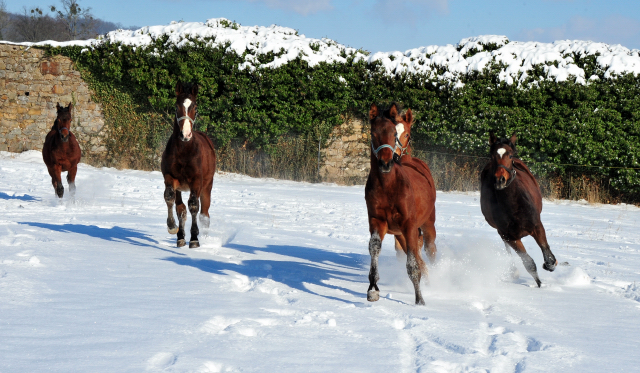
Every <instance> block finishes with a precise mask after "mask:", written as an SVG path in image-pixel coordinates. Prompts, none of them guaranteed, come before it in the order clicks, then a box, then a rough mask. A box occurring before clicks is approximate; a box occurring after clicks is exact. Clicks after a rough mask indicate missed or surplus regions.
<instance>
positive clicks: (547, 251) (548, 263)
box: [531, 223, 558, 272]
mask: <svg viewBox="0 0 640 373" xmlns="http://www.w3.org/2000/svg"><path fill="white" fill-rule="evenodd" d="M531 235H532V236H533V238H534V239H535V240H536V242H537V243H538V246H540V249H542V256H543V257H544V264H543V265H542V268H544V269H546V270H547V271H549V272H553V270H554V269H556V266H557V265H558V261H557V260H556V257H555V255H553V253H552V252H551V248H550V247H549V243H548V242H547V233H546V232H545V230H544V226H543V225H542V223H540V225H538V226H537V227H536V229H535V230H534V231H533V233H531Z"/></svg>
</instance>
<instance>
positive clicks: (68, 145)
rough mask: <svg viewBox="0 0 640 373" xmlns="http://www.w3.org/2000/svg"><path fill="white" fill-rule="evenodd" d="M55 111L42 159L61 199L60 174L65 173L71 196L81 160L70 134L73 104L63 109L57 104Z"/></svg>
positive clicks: (78, 148) (75, 143) (74, 189)
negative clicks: (55, 115)
mask: <svg viewBox="0 0 640 373" xmlns="http://www.w3.org/2000/svg"><path fill="white" fill-rule="evenodd" d="M56 109H57V110H58V117H57V118H56V120H55V121H54V122H53V127H51V131H49V133H48V134H47V137H46V138H45V140H44V146H43V147H42V159H44V163H45V164H46V165H47V170H48V171H49V175H51V183H52V184H53V188H54V189H55V192H56V195H57V196H58V197H59V198H62V196H63V195H64V186H62V175H61V174H62V172H64V171H66V172H67V182H68V183H69V192H71V195H74V194H75V192H76V184H75V181H76V173H77V172H78V163H79V162H80V158H82V151H81V150H80V145H78V141H77V140H76V137H75V136H74V135H73V133H71V120H72V115H71V110H72V109H73V104H71V103H70V104H69V105H68V106H67V107H63V106H60V104H59V103H58V104H57V105H56Z"/></svg>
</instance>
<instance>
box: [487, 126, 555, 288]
mask: <svg viewBox="0 0 640 373" xmlns="http://www.w3.org/2000/svg"><path fill="white" fill-rule="evenodd" d="M516 141H517V136H516V135H515V134H513V135H512V136H511V138H510V139H506V138H503V139H498V138H497V137H496V136H495V135H494V134H493V133H491V134H490V135H489V147H490V156H491V160H490V161H489V163H488V164H487V165H486V166H485V167H484V169H483V170H482V173H481V174H480V207H481V209H482V214H483V215H484V218H485V220H486V221H487V223H489V225H490V226H492V227H493V228H495V229H496V230H498V234H499V235H500V238H502V240H503V241H504V243H505V248H506V249H507V251H508V252H509V253H511V252H510V251H509V247H511V248H512V249H513V250H514V251H515V252H516V253H517V254H518V256H520V259H522V263H523V264H524V267H525V268H526V270H527V272H529V274H530V275H531V276H532V277H533V279H534V280H535V282H536V284H537V285H538V287H540V285H541V282H540V278H539V277H538V271H537V268H536V263H535V262H534V261H533V259H531V257H530V256H529V254H527V250H526V249H525V247H524V245H523V244H522V241H521V239H522V238H523V237H526V236H529V235H531V236H532V237H533V238H534V239H535V240H536V243H537V244H538V246H540V249H542V255H543V256H544V264H543V265H542V268H544V269H545V270H547V271H549V272H553V270H554V269H555V268H556V266H557V265H558V261H557V260H556V257H555V256H554V255H553V253H552V252H551V248H550V247H549V243H548V242H547V234H546V232H545V230H544V226H543V225H542V221H541V220H540V213H541V212H542V194H541V193H540V186H539V185H538V182H537V181H536V179H535V177H534V176H533V174H532V173H531V171H530V170H529V168H528V167H527V165H526V164H525V163H524V162H523V161H522V160H520V159H518V158H516V146H515V144H516Z"/></svg>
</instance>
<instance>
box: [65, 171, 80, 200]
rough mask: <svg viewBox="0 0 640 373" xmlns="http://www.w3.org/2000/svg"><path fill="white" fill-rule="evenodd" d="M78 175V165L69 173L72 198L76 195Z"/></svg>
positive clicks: (68, 180) (68, 178) (68, 179)
mask: <svg viewBox="0 0 640 373" xmlns="http://www.w3.org/2000/svg"><path fill="white" fill-rule="evenodd" d="M77 173H78V165H75V166H73V167H71V168H70V169H69V171H67V183H69V193H71V196H72V197H73V196H75V195H76V174H77Z"/></svg>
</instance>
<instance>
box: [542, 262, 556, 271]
mask: <svg viewBox="0 0 640 373" xmlns="http://www.w3.org/2000/svg"><path fill="white" fill-rule="evenodd" d="M557 265H558V261H557V260H556V262H555V263H554V264H547V263H544V264H543V265H542V268H544V269H545V270H547V271H549V272H553V271H554V270H555V269H556V266H557Z"/></svg>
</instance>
